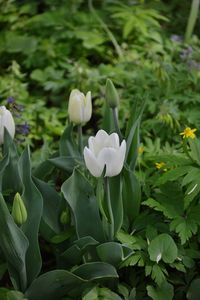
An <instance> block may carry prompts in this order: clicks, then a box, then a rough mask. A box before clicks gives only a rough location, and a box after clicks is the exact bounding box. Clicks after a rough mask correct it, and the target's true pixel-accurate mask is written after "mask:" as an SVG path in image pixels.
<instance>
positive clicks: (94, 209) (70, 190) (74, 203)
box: [61, 169, 104, 242]
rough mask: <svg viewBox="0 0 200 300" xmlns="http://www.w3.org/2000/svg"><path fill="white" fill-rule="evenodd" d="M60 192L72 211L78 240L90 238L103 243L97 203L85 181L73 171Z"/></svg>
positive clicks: (77, 172)
mask: <svg viewBox="0 0 200 300" xmlns="http://www.w3.org/2000/svg"><path fill="white" fill-rule="evenodd" d="M61 191H62V192H63V195H64V197H65V199H66V201H67V203H68V204H69V206H70V207H71V209H72V212H73V215H74V219H75V227H76V232H77V236H78V238H81V237H85V236H91V237H92V238H94V239H95V240H97V241H99V242H100V241H104V234H103V228H102V223H101V219H100V215H99V210H98V205H97V201H96V198H95V195H94V191H93V188H92V186H91V185H90V183H89V182H88V181H87V179H86V178H85V177H84V176H83V175H81V173H80V172H79V171H78V170H76V169H75V170H74V172H73V174H72V176H71V177H70V178H69V179H67V180H66V181H65V182H64V183H63V185H62V187H61Z"/></svg>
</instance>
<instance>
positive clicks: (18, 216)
mask: <svg viewBox="0 0 200 300" xmlns="http://www.w3.org/2000/svg"><path fill="white" fill-rule="evenodd" d="M12 216H13V219H14V221H15V223H16V224H18V225H22V224H23V223H25V222H26V220H27V211H26V207H25V205H24V202H23V200H22V198H21V196H20V194H19V193H17V194H16V195H15V197H14V201H13V207H12Z"/></svg>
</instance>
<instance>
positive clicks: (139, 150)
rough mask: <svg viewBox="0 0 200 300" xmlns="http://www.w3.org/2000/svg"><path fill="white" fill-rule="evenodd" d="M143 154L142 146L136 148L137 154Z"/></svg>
mask: <svg viewBox="0 0 200 300" xmlns="http://www.w3.org/2000/svg"><path fill="white" fill-rule="evenodd" d="M143 152H144V147H143V146H140V147H138V153H139V154H142V153H143Z"/></svg>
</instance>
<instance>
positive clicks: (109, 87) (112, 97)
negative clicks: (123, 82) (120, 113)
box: [106, 79, 119, 108]
mask: <svg viewBox="0 0 200 300" xmlns="http://www.w3.org/2000/svg"><path fill="white" fill-rule="evenodd" d="M106 101H107V103H108V106H110V108H116V107H118V106H119V95H118V93H117V90H116V88H115V86H114V84H113V82H112V81H111V80H110V79H107V81H106Z"/></svg>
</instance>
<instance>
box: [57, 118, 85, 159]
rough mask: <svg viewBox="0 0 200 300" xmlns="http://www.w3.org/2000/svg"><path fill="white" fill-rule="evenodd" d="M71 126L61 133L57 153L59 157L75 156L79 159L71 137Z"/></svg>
mask: <svg viewBox="0 0 200 300" xmlns="http://www.w3.org/2000/svg"><path fill="white" fill-rule="evenodd" d="M72 133H73V125H72V124H70V125H69V126H68V127H67V128H66V129H65V131H64V132H63V134H62V136H61V138H60V144H59V153H60V156H72V157H73V156H75V157H80V154H79V152H78V147H77V145H76V144H75V142H74V139H73V137H72Z"/></svg>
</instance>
